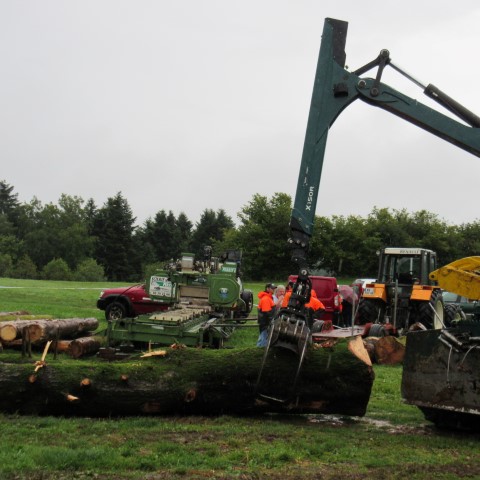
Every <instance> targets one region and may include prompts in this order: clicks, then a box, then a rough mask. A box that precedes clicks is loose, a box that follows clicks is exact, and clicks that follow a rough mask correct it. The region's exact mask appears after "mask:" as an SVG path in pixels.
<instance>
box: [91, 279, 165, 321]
mask: <svg viewBox="0 0 480 480" xmlns="http://www.w3.org/2000/svg"><path fill="white" fill-rule="evenodd" d="M168 307H169V305H168V304H166V303H159V302H158V301H155V300H152V299H151V298H150V297H149V296H148V293H147V291H146V290H145V284H138V285H132V286H130V287H119V288H108V289H106V290H104V291H103V292H101V293H100V298H99V299H98V300H97V308H99V309H100V310H105V318H106V319H107V320H119V319H120V318H125V317H136V316H138V315H143V314H150V313H153V312H159V311H162V310H166V309H167V308H168Z"/></svg>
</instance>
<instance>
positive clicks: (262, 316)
mask: <svg viewBox="0 0 480 480" xmlns="http://www.w3.org/2000/svg"><path fill="white" fill-rule="evenodd" d="M275 288H276V286H275V285H274V284H273V283H267V284H266V285H265V290H264V291H263V292H260V293H259V294H258V298H259V302H258V329H259V331H260V335H259V337H258V340H257V347H266V346H267V330H268V326H269V325H270V322H271V321H272V318H273V315H274V313H275V302H274V301H273V292H274V291H275Z"/></svg>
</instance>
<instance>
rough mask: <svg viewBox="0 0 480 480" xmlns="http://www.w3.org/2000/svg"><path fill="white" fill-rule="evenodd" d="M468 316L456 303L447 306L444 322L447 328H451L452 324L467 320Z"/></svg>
mask: <svg viewBox="0 0 480 480" xmlns="http://www.w3.org/2000/svg"><path fill="white" fill-rule="evenodd" d="M466 319H467V316H466V315H465V312H464V311H463V310H462V308H461V307H460V305H457V304H455V303H446V304H445V314H444V318H443V321H444V322H445V326H446V327H451V326H452V324H455V323H457V322H459V321H461V320H466Z"/></svg>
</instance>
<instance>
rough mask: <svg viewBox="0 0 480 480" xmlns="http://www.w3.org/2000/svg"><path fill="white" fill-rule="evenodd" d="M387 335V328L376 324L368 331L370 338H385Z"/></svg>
mask: <svg viewBox="0 0 480 480" xmlns="http://www.w3.org/2000/svg"><path fill="white" fill-rule="evenodd" d="M386 335H387V332H386V331H385V327H384V326H383V325H380V324H379V323H374V324H373V325H372V326H371V327H370V330H369V331H368V336H369V337H385V336H386Z"/></svg>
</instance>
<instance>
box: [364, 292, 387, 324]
mask: <svg viewBox="0 0 480 480" xmlns="http://www.w3.org/2000/svg"><path fill="white" fill-rule="evenodd" d="M384 314H385V306H384V305H383V303H382V302H381V301H379V300H369V299H365V298H361V299H360V304H359V305H358V323H359V324H360V325H365V324H366V323H369V322H372V323H375V322H382V321H383V316H384Z"/></svg>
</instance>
